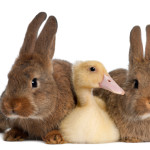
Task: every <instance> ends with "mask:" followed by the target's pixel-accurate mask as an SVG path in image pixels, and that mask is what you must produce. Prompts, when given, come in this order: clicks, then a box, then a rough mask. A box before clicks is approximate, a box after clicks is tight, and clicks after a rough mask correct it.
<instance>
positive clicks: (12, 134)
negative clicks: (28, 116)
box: [4, 128, 28, 141]
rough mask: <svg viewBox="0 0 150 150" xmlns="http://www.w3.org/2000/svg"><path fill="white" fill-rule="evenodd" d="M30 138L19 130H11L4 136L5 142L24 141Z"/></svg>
mask: <svg viewBox="0 0 150 150" xmlns="http://www.w3.org/2000/svg"><path fill="white" fill-rule="evenodd" d="M27 137H28V134H27V133H25V132H23V131H22V130H19V129H16V128H14V129H11V130H10V131H8V132H6V133H5V134H4V140H5V141H24V139H26V138H27Z"/></svg>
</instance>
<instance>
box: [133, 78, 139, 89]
mask: <svg viewBox="0 0 150 150" xmlns="http://www.w3.org/2000/svg"><path fill="white" fill-rule="evenodd" d="M138 87H139V82H138V80H137V79H135V80H134V88H135V89H138Z"/></svg>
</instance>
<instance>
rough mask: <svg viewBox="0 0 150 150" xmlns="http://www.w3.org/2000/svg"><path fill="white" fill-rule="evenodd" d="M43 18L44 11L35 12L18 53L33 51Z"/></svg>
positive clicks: (44, 15) (44, 17)
mask: <svg viewBox="0 0 150 150" xmlns="http://www.w3.org/2000/svg"><path fill="white" fill-rule="evenodd" d="M45 19H46V13H45V12H41V13H39V14H37V15H36V16H35V18H34V19H33V20H32V22H31V23H30V24H29V26H28V29H27V32H26V35H25V38H24V43H23V45H22V47H21V50H20V55H21V54H24V53H32V52H33V51H34V47H35V42H36V40H37V33H38V30H39V28H40V26H41V24H42V22H43V21H44V20H45Z"/></svg>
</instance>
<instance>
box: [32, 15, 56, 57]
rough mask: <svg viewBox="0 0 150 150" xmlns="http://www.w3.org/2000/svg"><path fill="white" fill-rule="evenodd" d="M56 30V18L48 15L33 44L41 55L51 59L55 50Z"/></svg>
mask: <svg viewBox="0 0 150 150" xmlns="http://www.w3.org/2000/svg"><path fill="white" fill-rule="evenodd" d="M56 31H57V20H56V18H55V17H54V16H50V17H49V18H48V20H47V22H46V24H45V26H44V28H43V30H42V31H41V33H40V35H39V37H38V39H37V41H36V45H35V50H34V51H35V52H36V53H38V54H40V56H41V57H43V58H44V59H45V58H48V59H52V58H53V55H54V51H55V35H56Z"/></svg>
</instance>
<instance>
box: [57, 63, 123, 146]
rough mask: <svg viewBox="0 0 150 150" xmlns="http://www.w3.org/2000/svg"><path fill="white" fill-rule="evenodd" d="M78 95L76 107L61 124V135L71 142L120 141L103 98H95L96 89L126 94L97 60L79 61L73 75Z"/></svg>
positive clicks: (75, 65) (74, 66) (74, 67)
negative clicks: (93, 90) (94, 90)
mask: <svg viewBox="0 0 150 150" xmlns="http://www.w3.org/2000/svg"><path fill="white" fill-rule="evenodd" d="M72 80H73V85H74V89H75V92H76V95H77V106H76V108H75V109H74V110H73V111H72V112H70V114H69V115H67V116H66V117H65V118H64V120H63V121H62V122H61V124H60V132H61V134H62V135H63V137H64V139H65V141H67V142H69V143H88V144H94V143H95V144H96V143H106V142H115V141H118V140H119V131H118V129H117V127H116V125H115V123H114V122H113V121H112V119H111V118H110V117H109V115H108V113H107V112H106V106H105V103H104V101H103V100H102V99H99V98H98V97H95V96H93V94H92V89H93V88H104V89H107V90H109V91H111V92H114V93H117V94H122V95H123V94H124V91H123V89H121V88H120V87H119V86H118V85H117V84H116V83H115V81H114V80H113V79H112V78H111V77H110V76H109V74H108V73H107V71H106V69H105V68H104V66H103V65H102V64H101V63H100V62H97V61H85V62H77V63H76V64H74V65H73V75H72Z"/></svg>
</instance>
